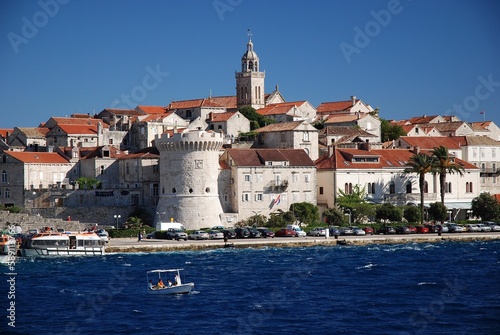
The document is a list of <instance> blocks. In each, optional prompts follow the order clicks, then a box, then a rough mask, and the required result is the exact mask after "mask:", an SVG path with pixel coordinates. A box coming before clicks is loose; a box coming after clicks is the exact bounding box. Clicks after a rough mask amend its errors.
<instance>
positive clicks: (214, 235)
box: [208, 229, 224, 240]
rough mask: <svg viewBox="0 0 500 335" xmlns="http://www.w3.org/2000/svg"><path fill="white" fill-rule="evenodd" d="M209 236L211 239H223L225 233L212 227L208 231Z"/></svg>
mask: <svg viewBox="0 0 500 335" xmlns="http://www.w3.org/2000/svg"><path fill="white" fill-rule="evenodd" d="M208 236H209V238H210V239H211V240H222V239H223V238H224V234H223V233H222V232H221V231H220V230H216V229H212V230H210V231H209V232H208Z"/></svg>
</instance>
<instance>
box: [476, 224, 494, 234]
mask: <svg viewBox="0 0 500 335" xmlns="http://www.w3.org/2000/svg"><path fill="white" fill-rule="evenodd" d="M477 227H478V228H479V231H480V232H487V231H491V227H490V226H487V225H485V224H484V223H478V225H477Z"/></svg>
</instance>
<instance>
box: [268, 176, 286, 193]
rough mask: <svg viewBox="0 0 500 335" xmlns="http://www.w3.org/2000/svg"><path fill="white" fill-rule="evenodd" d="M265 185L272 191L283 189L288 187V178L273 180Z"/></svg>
mask: <svg viewBox="0 0 500 335" xmlns="http://www.w3.org/2000/svg"><path fill="white" fill-rule="evenodd" d="M267 186H268V187H269V188H270V189H271V190H273V191H284V190H285V189H286V188H287V187H288V180H286V179H285V180H273V181H271V182H269V184H267Z"/></svg>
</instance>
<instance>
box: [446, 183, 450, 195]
mask: <svg viewBox="0 0 500 335" xmlns="http://www.w3.org/2000/svg"><path fill="white" fill-rule="evenodd" d="M445 187H446V193H451V183H450V182H447V183H446V184H445Z"/></svg>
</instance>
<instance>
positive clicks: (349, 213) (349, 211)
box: [345, 208, 352, 226]
mask: <svg viewBox="0 0 500 335" xmlns="http://www.w3.org/2000/svg"><path fill="white" fill-rule="evenodd" d="M345 212H348V213H347V215H349V226H350V225H351V215H352V213H351V210H350V209H349V208H346V209H345Z"/></svg>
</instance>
